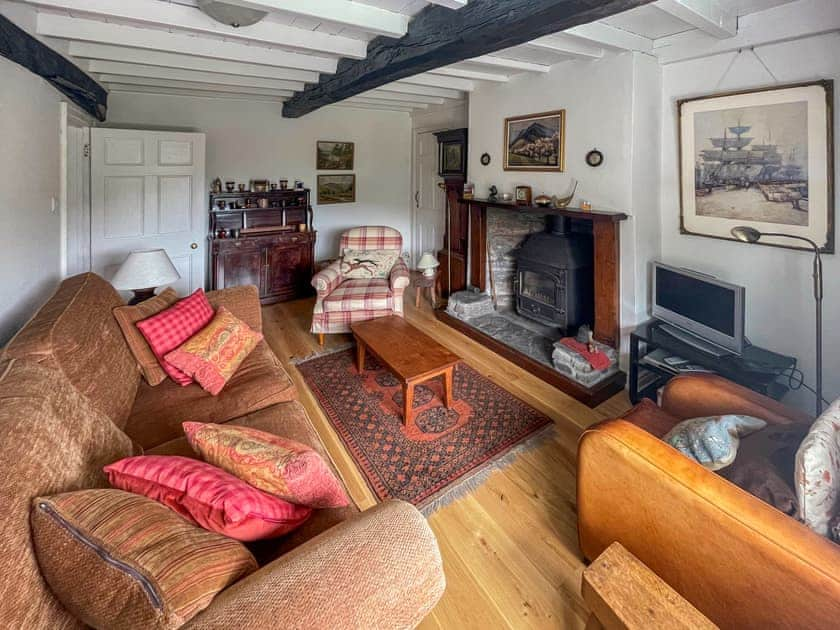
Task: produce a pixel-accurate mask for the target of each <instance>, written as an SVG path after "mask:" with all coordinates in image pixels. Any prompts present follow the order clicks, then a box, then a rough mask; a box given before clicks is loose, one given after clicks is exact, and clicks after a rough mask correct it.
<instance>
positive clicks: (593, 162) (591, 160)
mask: <svg viewBox="0 0 840 630" xmlns="http://www.w3.org/2000/svg"><path fill="white" fill-rule="evenodd" d="M586 163H587V164H589V166H591V167H593V168H595V167H598V166H601V164H603V163H604V154H603V153H601V152H600V151H599V150H598V149H592V150H591V151H590V152H589V153H587V154H586Z"/></svg>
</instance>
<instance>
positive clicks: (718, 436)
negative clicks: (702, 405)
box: [662, 414, 767, 470]
mask: <svg viewBox="0 0 840 630" xmlns="http://www.w3.org/2000/svg"><path fill="white" fill-rule="evenodd" d="M766 426H767V423H766V422H765V421H764V420H761V419H760V418H753V417H752V416H742V415H738V414H727V415H724V416H708V417H703V418H689V419H688V420H683V421H682V422H680V423H679V424H678V425H677V426H675V427H674V428H673V429H671V430H670V431H668V433H667V434H666V435H665V436H664V437H663V438H662V440H663V441H665V442H667V443H668V444H670V445H671V446H673V447H674V448H675V449H677V450H678V451H679V452H680V453H682V454H683V455H685V456H686V457H689V458H691V459H693V460H694V461H696V462H697V463H698V464H700V465H701V466H705V467H706V468H708V469H709V470H720V469H721V468H726V467H727V466H729V465H730V464H731V463H732V462H734V461H735V456H736V455H737V454H738V446H739V445H740V443H741V438H743V437H746V436H748V435H750V434H751V433H755V432H756V431H760V430H761V429H763V428H764V427H766Z"/></svg>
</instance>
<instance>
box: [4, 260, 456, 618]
mask: <svg viewBox="0 0 840 630" xmlns="http://www.w3.org/2000/svg"><path fill="white" fill-rule="evenodd" d="M208 297H209V299H210V301H211V303H213V305H214V306H216V307H218V306H219V305H225V306H226V307H227V308H228V309H229V310H230V311H231V312H233V313H234V314H235V315H237V316H238V317H240V318H242V319H243V320H245V321H246V322H247V323H248V324H249V325H250V326H252V327H253V328H255V329H261V328H262V321H261V311H260V304H259V298H258V295H257V291H256V288H255V287H239V288H236V289H227V290H225V291H217V292H212V293H209V294H208ZM120 304H122V300H121V299H120V297H119V295H118V294H117V293H116V291H114V289H113V288H112V287H111V285H110V284H108V283H107V282H105V281H104V280H103V279H102V278H100V277H98V276H96V275H93V274H84V275H80V276H75V277H73V278H69V279H68V280H66V281H65V282H63V283H62V284H61V286H60V288H59V289H58V291H57V293H56V294H55V295H54V296H53V297H52V298H51V299H50V300H49V302H48V303H47V304H46V305H45V306H44V307H42V308H41V310H40V311H39V312H38V313H37V314H36V315H35V317H33V319H32V320H31V321H30V322H29V323H28V324H27V325H26V326H25V327H24V328H23V329H22V330H21V331H20V332H19V333H18V334H17V335H16V336H15V337H14V338H13V339H12V340H11V341H10V342H9V344H8V345H7V346H6V348H5V350H4V351H3V354H2V356H0V462H2V466H3V469H2V470H3V472H2V477H1V478H0V514H2V529H1V530H0V548H2V553H1V554H0V570H2V578H0V627H3V628H50V629H56V628H72V627H81V626H82V624H81V622H79V621H78V620H77V619H75V618H74V617H73V616H72V615H71V614H70V613H69V612H67V611H66V610H65V609H64V608H63V607H62V605H61V603H60V602H59V601H58V600H57V599H56V598H55V597H54V596H53V594H52V593H51V592H50V590H49V587H48V586H47V585H46V583H45V582H44V580H43V578H42V577H41V575H40V572H39V569H38V564H37V560H36V557H35V554H34V552H33V548H32V541H31V536H30V530H29V511H30V503H31V500H32V498H33V497H36V496H45V495H50V494H56V493H60V492H65V491H71V490H77V489H81V488H93V487H107V482H106V480H105V478H104V475H103V473H102V466H104V465H105V464H108V463H110V462H112V461H114V460H116V459H119V458H121V457H126V456H129V455H132V454H138V453H139V452H141V451H142V450H145V452H146V453H149V454H178V455H185V456H193V454H192V452H191V449H190V448H189V446H188V444H187V442H186V440H185V439H184V438H183V436H182V431H181V428H180V425H181V422H183V421H185V420H194V421H196V420H197V421H213V422H232V423H234V424H241V425H244V426H250V427H254V428H258V429H261V430H265V431H270V432H273V433H276V434H278V435H283V436H287V437H290V438H292V439H295V440H298V441H300V442H304V443H306V444H308V445H310V446H311V447H313V448H314V449H316V450H317V451H319V452H320V453H321V454H322V455H323V456H324V458H325V459H326V461H328V462H329V461H330V460H329V457H328V455H327V453H326V452H325V450H324V447H323V445H322V443H321V441H320V440H319V438H318V435H317V434H316V432H315V430H314V429H313V427H312V424H311V422H310V420H309V418H308V417H307V414H306V411H305V410H304V408H303V406H302V405H301V404H300V403H299V402H298V400H297V392H296V390H295V387H294V385H293V383H292V381H291V379H290V378H289V375H288V374H287V373H286V372H285V370H284V369H283V367H282V365H281V364H280V362H279V361H278V360H277V358H276V357H275V356H274V354H273V353H272V352H271V350H270V348H269V347H268V345H267V344H266V343H265V342H262V343H261V344H260V345H259V346H258V347H257V349H256V350H255V351H254V352H253V353H252V354H251V356H249V358H248V359H247V360H246V362H245V363H244V364H243V365H242V366H241V368H240V370H239V371H238V373H237V374H236V375H235V376H234V378H233V379H232V380H231V381H230V383H229V384H228V385H227V387H226V388H225V390H223V392H222V394H221V395H220V396H219V397H217V398H214V397H212V396H210V395H208V394H205V393H204V392H203V390H201V389H200V388H199V387H198V386H196V385H191V386H189V387H185V388H182V387H179V386H177V385H175V384H174V383H173V382H171V381H169V382H166V383H163V384H161V385H159V386H157V387H149V386H147V385H145V383H141V377H140V373H139V371H138V369H137V366H136V363H135V361H134V359H133V357H132V355H131V353H130V351H129V349H128V346H127V345H126V343H125V340H124V338H123V336H122V333H121V332H120V329H119V327H118V325H117V323H116V321H115V320H114V318H113V316H112V310H113V308H114V307H115V306H118V305H120ZM252 551H254V554H255V556H256V557H257V559H258V560H259V561H260V565H261V569H260V570H259V571H257V572H255V573H253V574H251V575H250V576H248V577H247V578H245V579H243V580H241V581H240V582H238V583H236V584H234V585H232V586H231V587H229V588H228V589H226V590H225V591H223V592H222V593H220V594H219V595H218V596H217V597H216V599H214V600H213V602H212V604H211V605H210V607H209V608H207V609H206V610H205V611H204V612H202V613H200V614H199V615H198V616H197V617H195V618H194V619H193V620H192V621H190V622H189V623H188V624H187V626H185V627H189V628H232V627H246V628H267V627H278V628H279V627H284V628H300V627H306V628H406V627H413V626H414V625H416V624H418V623H419V622H420V621H421V620H422V619H423V618H424V617H425V615H426V614H427V613H428V612H429V611H430V610H431V608H432V607H433V606H434V605H435V603H436V602H437V601H438V599H439V598H440V596H441V594H442V593H443V589H444V575H443V570H442V566H441V558H440V553H439V550H438V547H437V542H436V540H435V538H434V535H433V533H432V532H431V530H430V528H429V526H428V524H427V523H426V521H425V519H424V518H423V517H422V516H421V515H420V513H419V512H418V511H417V510H416V509H415V508H414V507H412V506H410V505H408V504H405V503H401V502H396V501H394V502H389V503H384V504H381V505H378V506H377V507H375V508H373V509H370V510H367V511H365V512H363V513H359V511H358V510H357V509H356V508H355V507H354V506H352V507H348V508H343V509H335V510H319V511H318V512H317V513H316V515H315V516H313V517H312V518H311V519H310V520H309V521H308V522H307V523H306V524H305V525H304V526H303V527H301V528H300V529H298V530H296V531H295V532H294V533H292V534H290V535H289V536H286V537H284V538H280V539H278V540H276V541H263V542H261V543H258V544H255V545H253V547H252ZM80 588H84V585H80Z"/></svg>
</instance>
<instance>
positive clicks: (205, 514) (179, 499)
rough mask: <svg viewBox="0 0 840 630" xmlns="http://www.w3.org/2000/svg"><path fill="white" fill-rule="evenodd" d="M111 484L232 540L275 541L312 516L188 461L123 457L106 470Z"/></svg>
mask: <svg viewBox="0 0 840 630" xmlns="http://www.w3.org/2000/svg"><path fill="white" fill-rule="evenodd" d="M105 474H106V475H108V481H110V482H111V485H112V486H114V487H115V488H119V489H120V490H126V491H128V492H134V493H135V494H142V495H144V496H147V497H149V498H150V499H154V500H155V501H159V502H160V503H163V504H164V505H166V506H168V507H169V508H171V509H173V510H175V511H176V512H177V513H178V514H180V515H181V516H183V517H184V518H186V519H188V520H190V521H193V522H195V523H197V524H198V525H200V526H201V527H203V528H204V529H207V530H210V531H211V532H217V533H219V534H224V535H225V536H228V537H230V538H235V539H236V540H260V539H263V538H276V537H278V536H282V535H283V534H286V533H288V532H290V531H292V530H293V529H295V528H296V527H299V526H300V525H301V524H303V522H304V521H306V519H308V518H309V516H310V515H311V514H312V510H311V509H310V508H308V507H304V506H300V505H294V504H292V503H289V502H288V501H284V500H283V499H278V498H277V497H273V496H271V495H270V494H267V493H265V492H262V491H261V490H257V489H256V488H253V487H251V486H249V485H248V484H247V483H245V482H244V481H241V480H240V479H237V478H236V477H234V476H233V475H231V474H230V473H226V472H225V471H224V470H221V469H219V468H216V467H215V466H211V465H210V464H206V463H204V462H200V461H197V460H194V459H190V458H188V457H167V456H163V455H146V456H141V457H127V458H126V459H121V460H120V461H118V462H115V463H113V464H111V465H109V466H106V467H105Z"/></svg>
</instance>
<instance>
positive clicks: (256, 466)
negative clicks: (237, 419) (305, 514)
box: [184, 422, 348, 508]
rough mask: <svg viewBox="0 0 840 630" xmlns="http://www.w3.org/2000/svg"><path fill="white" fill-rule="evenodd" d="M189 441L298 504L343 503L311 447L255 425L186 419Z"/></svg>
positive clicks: (325, 505) (204, 453) (212, 460)
mask: <svg viewBox="0 0 840 630" xmlns="http://www.w3.org/2000/svg"><path fill="white" fill-rule="evenodd" d="M184 433H186V435H187V441H188V442H189V443H190V445H191V446H192V447H193V448H194V449H195V450H196V452H198V453H200V454H201V458H202V459H203V460H204V461H206V462H207V463H209V464H212V465H214V466H218V467H219V468H221V469H223V470H226V471H228V472H229V473H230V474H232V475H236V476H237V477H239V478H240V479H242V480H243V481H245V482H247V483H249V484H251V485H252V486H254V487H255V488H259V489H260V490H263V491H264V492H268V493H270V494H273V495H275V496H278V497H280V498H281V499H285V500H286V501H291V502H292V503H296V504H298V505H307V506H309V507H313V508H331V507H344V506H345V505H347V504H348V500H347V495H346V494H345V493H344V489H343V488H342V487H341V482H340V481H339V480H338V479H337V478H336V477H335V475H334V474H333V472H332V471H331V470H330V468H329V466H327V464H326V462H325V461H324V460H323V459H322V458H321V456H320V455H319V454H318V453H316V452H315V451H314V450H312V448H310V447H309V446H307V445H305V444H301V443H300V442H295V441H294V440H290V439H289V438H285V437H282V436H279V435H274V434H273V433H268V432H266V431H260V430H259V429H253V428H251V427H240V426H236V425H232V424H213V423H201V422H185V423H184Z"/></svg>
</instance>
